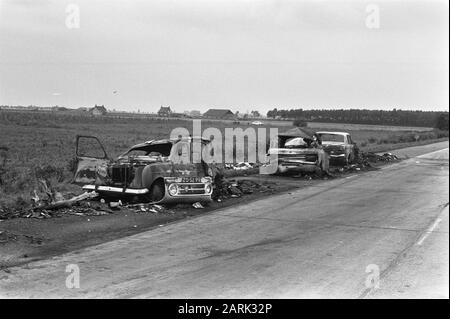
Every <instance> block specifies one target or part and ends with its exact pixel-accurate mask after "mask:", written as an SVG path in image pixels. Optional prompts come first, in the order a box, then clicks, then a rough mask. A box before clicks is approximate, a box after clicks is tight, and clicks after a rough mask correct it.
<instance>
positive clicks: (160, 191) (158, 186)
mask: <svg viewBox="0 0 450 319" xmlns="http://www.w3.org/2000/svg"><path fill="white" fill-rule="evenodd" d="M163 198H164V184H163V183H161V182H158V181H157V182H155V183H154V184H153V185H152V187H151V188H150V200H151V201H152V202H159V201H160V200H162V199H163Z"/></svg>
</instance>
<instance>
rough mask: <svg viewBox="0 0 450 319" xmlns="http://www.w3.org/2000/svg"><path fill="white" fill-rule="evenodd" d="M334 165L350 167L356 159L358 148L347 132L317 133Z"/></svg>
mask: <svg viewBox="0 0 450 319" xmlns="http://www.w3.org/2000/svg"><path fill="white" fill-rule="evenodd" d="M316 134H317V136H318V137H319V139H320V141H321V143H322V146H323V148H324V150H325V151H326V152H327V153H328V154H329V156H330V162H331V164H333V165H348V164H351V163H353V162H354V160H355V158H356V152H357V147H356V144H355V143H354V142H353V140H352V137H351V136H350V134H349V133H346V132H316Z"/></svg>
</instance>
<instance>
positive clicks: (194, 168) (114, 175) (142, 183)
mask: <svg viewBox="0 0 450 319" xmlns="http://www.w3.org/2000/svg"><path fill="white" fill-rule="evenodd" d="M194 140H195V138H185V139H176V140H171V139H164V140H152V141H148V142H144V143H141V144H137V145H134V146H133V147H131V148H130V149H129V150H128V151H126V152H125V153H123V154H122V155H120V156H119V157H118V158H117V159H116V160H114V161H112V160H110V159H108V157H107V155H106V152H105V150H104V148H103V146H102V145H101V143H100V141H99V140H98V139H97V138H96V137H92V136H77V148H76V156H77V167H76V172H75V176H74V183H77V184H82V185H84V186H83V189H85V190H92V191H96V192H98V193H100V194H103V195H105V196H108V195H109V196H121V197H131V198H133V197H141V198H144V200H146V201H151V202H155V203H181V202H187V203H193V202H209V201H211V194H212V190H213V187H212V177H211V175H212V170H211V169H209V167H208V165H207V164H206V163H205V162H203V161H201V163H193V160H192V159H193V149H194V148H193V147H192V146H193V145H192V144H193V141H194ZM198 140H199V142H200V143H201V145H202V150H203V149H204V148H205V147H206V148H208V147H209V141H207V140H204V139H200V138H199V139H198ZM83 142H88V144H91V146H92V145H94V148H95V150H96V151H97V152H98V153H99V154H96V155H95V156H93V155H86V153H85V152H84V150H83ZM95 145H97V147H95Z"/></svg>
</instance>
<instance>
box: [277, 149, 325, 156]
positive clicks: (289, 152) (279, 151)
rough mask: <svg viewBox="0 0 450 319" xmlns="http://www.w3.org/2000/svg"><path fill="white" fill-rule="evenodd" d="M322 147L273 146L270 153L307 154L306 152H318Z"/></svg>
mask: <svg viewBox="0 0 450 319" xmlns="http://www.w3.org/2000/svg"><path fill="white" fill-rule="evenodd" d="M319 152H320V149H318V148H271V149H269V155H272V154H273V155H275V154H276V155H305V154H318V153H319Z"/></svg>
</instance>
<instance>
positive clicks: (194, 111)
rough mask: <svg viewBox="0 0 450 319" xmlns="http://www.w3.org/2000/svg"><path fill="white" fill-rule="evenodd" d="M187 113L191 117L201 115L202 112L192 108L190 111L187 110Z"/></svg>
mask: <svg viewBox="0 0 450 319" xmlns="http://www.w3.org/2000/svg"><path fill="white" fill-rule="evenodd" d="M189 115H190V116H192V117H201V116H202V113H201V112H200V111H197V110H192V111H191V112H189Z"/></svg>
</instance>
